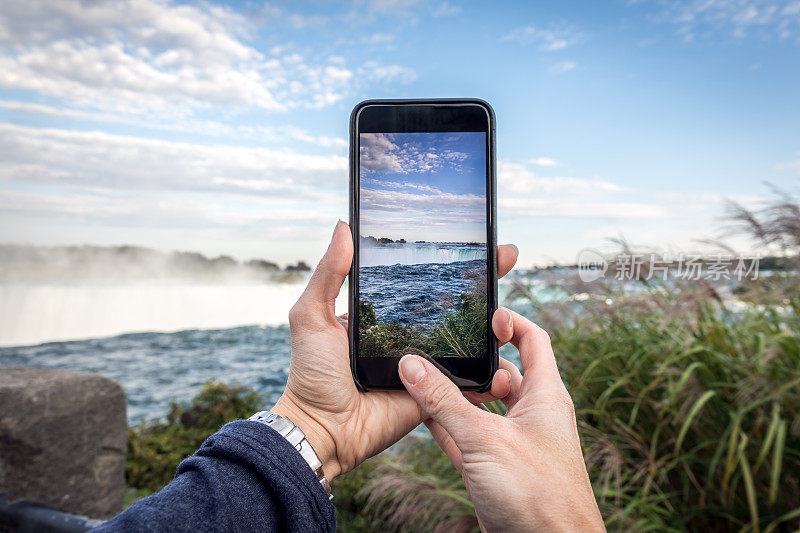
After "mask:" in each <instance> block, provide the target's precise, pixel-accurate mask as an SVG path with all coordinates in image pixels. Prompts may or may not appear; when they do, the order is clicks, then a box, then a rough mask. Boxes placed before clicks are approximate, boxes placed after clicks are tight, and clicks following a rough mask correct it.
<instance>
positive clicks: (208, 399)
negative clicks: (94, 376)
mask: <svg viewBox="0 0 800 533" xmlns="http://www.w3.org/2000/svg"><path fill="white" fill-rule="evenodd" d="M262 406H263V400H262V398H261V397H260V396H259V395H258V394H257V393H255V392H253V391H251V390H249V389H246V388H244V387H242V386H241V385H233V386H228V385H225V384H224V383H222V382H216V381H213V380H212V381H208V382H207V383H206V384H205V385H203V390H202V391H201V392H200V394H198V395H197V396H196V397H195V398H194V399H193V400H192V402H191V404H189V405H188V406H184V405H179V404H177V403H174V402H173V404H172V406H171V407H170V411H169V413H168V414H167V418H166V421H159V422H155V423H151V424H147V423H145V422H144V421H142V423H141V424H140V425H139V426H138V427H131V428H129V429H128V455H127V459H126V461H125V478H126V481H127V485H128V487H131V488H135V489H138V490H139V491H141V490H144V491H151V492H155V491H158V490H160V489H161V488H162V487H163V486H164V485H166V484H167V483H169V482H170V480H172V478H173V477H174V475H175V469H176V468H177V467H178V464H179V463H180V462H181V461H182V460H183V459H185V458H186V457H188V456H190V455H191V454H193V453H194V452H195V450H197V448H199V447H200V445H201V444H202V443H203V441H204V440H205V439H206V438H208V436H209V435H211V434H212V433H214V432H215V431H217V430H218V429H219V428H220V427H221V426H223V425H224V424H225V423H227V422H230V421H231V420H237V419H241V418H247V417H249V416H251V415H252V414H253V413H255V412H256V411H258V410H259V409H260V408H261V407H262Z"/></svg>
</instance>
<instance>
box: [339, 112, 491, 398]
mask: <svg viewBox="0 0 800 533" xmlns="http://www.w3.org/2000/svg"><path fill="white" fill-rule="evenodd" d="M494 133H495V121H494V112H493V110H492V108H491V106H489V104H487V103H486V102H484V101H482V100H476V99H436V100H368V101H365V102H361V103H360V104H358V105H357V106H356V107H355V109H354V110H353V113H352V115H351V117H350V228H351V229H352V233H353V248H354V252H355V253H354V256H353V264H352V267H351V270H350V278H349V321H348V327H349V336H350V364H351V368H352V372H353V379H354V380H355V383H356V385H357V386H358V387H359V388H360V389H362V390H376V389H377V390H386V389H389V390H391V389H403V384H402V382H401V381H400V377H399V375H398V373H397V365H398V362H399V361H400V358H401V357H402V356H403V355H404V354H406V353H414V354H417V355H420V356H423V357H425V358H427V359H429V360H430V361H432V362H433V363H434V364H436V365H437V367H438V368H439V369H440V370H442V372H444V373H445V374H446V375H447V376H448V377H449V378H450V379H451V380H452V381H453V382H454V383H455V384H456V385H458V386H459V387H460V388H461V389H463V390H476V391H483V390H487V389H488V388H489V387H490V386H491V380H492V376H493V375H494V373H495V371H496V370H497V366H498V355H497V338H496V337H495V336H494V333H493V332H492V329H491V319H492V314H493V313H494V311H495V310H496V309H497V245H496V241H497V236H496V232H497V230H496V222H495V211H496V205H495V188H496V178H495V148H494V143H495V141H494Z"/></svg>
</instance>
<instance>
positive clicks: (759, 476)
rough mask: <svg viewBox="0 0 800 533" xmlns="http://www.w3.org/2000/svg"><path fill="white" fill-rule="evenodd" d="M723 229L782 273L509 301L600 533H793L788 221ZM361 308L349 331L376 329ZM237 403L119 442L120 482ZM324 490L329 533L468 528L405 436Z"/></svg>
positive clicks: (799, 279)
mask: <svg viewBox="0 0 800 533" xmlns="http://www.w3.org/2000/svg"><path fill="white" fill-rule="evenodd" d="M792 206H794V207H792ZM772 207H775V206H772ZM792 213H794V215H793V214H792ZM778 215H780V216H778ZM734 216H735V217H736V219H737V220H739V221H741V220H744V221H745V222H746V223H747V224H748V228H750V230H751V232H752V234H753V236H754V237H756V238H758V239H762V242H764V244H769V245H774V246H778V247H779V248H780V250H781V251H782V252H783V253H782V255H781V256H780V257H781V258H782V259H781V264H783V265H788V266H787V267H786V269H785V270H783V271H781V272H778V273H774V274H772V275H770V276H762V277H759V278H758V279H756V280H746V281H744V282H742V283H739V284H731V283H717V284H712V283H710V282H704V281H694V282H674V283H664V282H654V281H645V280H634V281H630V282H626V283H624V284H619V283H617V284H614V283H606V282H603V281H598V282H594V283H592V284H589V285H587V284H584V283H581V282H579V281H578V280H577V279H570V278H563V277H561V278H559V279H553V278H547V276H548V275H551V273H550V272H548V271H541V272H540V273H538V274H537V276H539V277H540V280H541V281H537V282H536V283H537V290H536V291H535V292H534V291H533V289H532V284H529V283H523V284H519V285H518V286H517V287H516V288H515V289H514V291H513V293H512V295H511V298H514V306H515V307H517V308H518V309H520V310H521V311H524V312H525V313H526V314H529V315H530V316H532V317H533V318H534V319H535V320H537V321H538V322H540V323H542V324H543V325H544V326H545V327H546V328H547V329H549V330H550V332H551V337H552V340H553V345H554V349H555V352H556V355H557V357H558V359H559V366H560V368H561V371H562V377H563V379H564V381H565V383H566V384H567V386H568V388H569V390H570V392H571V394H572V396H573V399H574V402H575V406H576V411H577V418H578V424H579V429H580V433H581V437H582V445H583V449H584V457H585V459H586V463H587V467H588V469H589V474H590V476H591V479H592V480H593V486H594V490H595V495H596V496H597V499H598V502H599V504H600V508H601V511H602V512H603V516H604V517H605V520H606V524H607V526H608V528H609V530H612V531H684V530H691V531H706V530H713V531H753V532H772V531H794V530H797V529H798V527H800V276H799V275H798V267H799V266H800V264H798V255H797V252H798V248H800V238H797V237H798V236H800V209H798V207H797V204H796V203H794V204H792V203H791V202H790V201H786V202H784V203H783V204H782V206H781V207H780V209H771V208H768V209H766V210H764V211H761V212H756V213H752V212H749V211H747V210H742V211H737V212H735V213H734ZM792 216H795V218H792ZM748 218H749V219H750V220H751V222H747V219H748ZM781 228H783V229H781ZM793 231H794V232H795V233H792V232H793ZM793 238H795V239H796V240H792V239H793ZM542 285H545V286H547V287H548V289H547V290H541V286H542ZM542 294H546V295H548V301H547V302H546V303H545V302H543V301H541V300H540V299H539V297H538V296H537V295H542ZM554 294H558V295H559V297H557V298H553V295H554ZM362 306H366V308H367V309H368V308H369V304H367V303H362ZM363 309H364V307H362V313H361V318H362V320H365V322H363V323H362V324H359V327H360V328H361V327H364V328H372V329H374V328H376V327H378V325H377V324H376V323H374V315H373V316H370V315H369V313H364V312H363ZM469 309H470V308H469V306H468V305H466V306H465V305H463V304H461V305H456V306H455V309H454V311H453V313H455V314H456V315H457V314H458V313H468V312H470V311H469ZM364 317H366V319H365V318H364ZM448 327H450V328H453V330H454V331H455V330H456V328H458V327H461V326H458V325H457V324H449V325H448ZM378 331H380V329H379V330H378ZM411 334H412V335H413V332H412V333H411ZM375 337H377V335H375ZM376 342H384V341H383V340H381V339H380V338H378V340H377V341H376ZM387 342H388V341H387ZM234 391H235V392H234ZM253 398H254V396H252V393H247V392H245V391H244V390H242V389H239V388H228V387H225V386H224V385H221V384H214V383H211V384H208V385H207V386H206V389H204V391H203V393H202V394H201V395H200V396H199V397H198V398H197V399H195V401H194V402H193V403H192V405H191V406H189V407H186V408H182V407H177V406H173V408H172V410H171V412H170V415H169V417H168V419H167V423H162V424H156V425H154V426H150V427H147V426H144V425H143V426H141V427H140V428H139V429H133V430H131V445H130V448H129V453H130V458H129V461H128V476H129V477H128V480H129V484H130V485H132V486H134V487H152V488H153V489H154V488H157V487H158V486H160V484H162V483H164V482H166V480H168V479H169V478H171V476H172V473H173V472H174V469H175V466H176V465H177V462H178V460H179V459H180V457H182V456H183V455H188V454H189V453H191V452H192V451H193V450H194V449H195V448H196V447H197V445H199V443H200V442H201V441H202V439H203V438H204V436H205V435H207V434H210V433H211V432H212V431H214V430H216V429H217V428H218V427H219V425H221V424H222V423H223V422H224V421H225V420H227V419H229V418H236V417H240V416H247V415H249V414H250V412H251V411H254V410H255V409H256V408H257V405H247V404H248V402H249V401H253ZM216 402H221V403H222V405H223V407H221V408H220V409H217V408H216ZM256 404H257V402H256ZM245 405H246V407H245ZM237 406H239V407H241V411H239V407H237ZM493 407H496V406H493ZM184 413H191V414H189V415H186V416H185V418H186V420H185V421H184ZM209 413H213V414H209ZM201 426H202V429H201ZM201 434H202V435H201ZM148 465H157V466H155V467H152V468H149V467H148ZM334 492H335V498H334V504H335V505H336V508H337V516H338V520H339V527H340V530H341V531H345V532H362V531H375V530H385V531H401V530H417V531H420V532H428V531H431V532H432V531H473V530H476V529H477V522H476V520H475V517H474V508H473V507H472V504H471V503H470V502H469V500H468V499H467V497H466V491H465V490H464V487H463V485H462V483H461V480H460V477H459V476H458V474H457V473H456V472H455V471H454V470H453V469H452V467H451V466H450V464H449V462H448V460H447V458H446V457H445V456H444V455H443V454H442V452H441V451H440V450H439V449H438V447H437V446H436V445H435V443H433V441H432V440H430V439H427V438H419V437H415V436H410V437H407V438H406V439H404V440H403V441H401V443H400V444H399V445H397V446H396V447H395V448H394V449H392V450H390V451H387V452H384V453H383V454H381V455H379V456H377V457H375V458H373V459H370V460H368V461H366V462H365V463H364V464H363V465H361V466H359V467H358V468H356V469H355V470H353V471H352V472H350V473H348V474H346V475H344V476H341V477H340V478H338V479H337V480H336V481H335V483H334Z"/></svg>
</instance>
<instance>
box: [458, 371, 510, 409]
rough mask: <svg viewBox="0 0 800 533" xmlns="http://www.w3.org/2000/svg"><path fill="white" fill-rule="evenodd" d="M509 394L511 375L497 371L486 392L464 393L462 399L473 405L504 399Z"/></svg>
mask: <svg viewBox="0 0 800 533" xmlns="http://www.w3.org/2000/svg"><path fill="white" fill-rule="evenodd" d="M510 392H511V374H510V373H509V372H508V370H503V369H498V370H497V372H495V373H494V377H493V378H492V386H491V388H490V389H489V390H488V391H487V392H472V391H468V392H464V397H465V398H466V399H467V400H469V402H470V403H472V404H474V405H481V404H483V403H485V402H493V401H495V400H500V399H502V398H505V397H506V396H507V395H508V393H510Z"/></svg>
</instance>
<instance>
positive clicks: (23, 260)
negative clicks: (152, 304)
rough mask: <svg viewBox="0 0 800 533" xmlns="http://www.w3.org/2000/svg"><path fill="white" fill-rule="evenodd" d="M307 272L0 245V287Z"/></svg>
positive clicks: (229, 261) (183, 257)
mask: <svg viewBox="0 0 800 533" xmlns="http://www.w3.org/2000/svg"><path fill="white" fill-rule="evenodd" d="M308 270H311V268H310V267H309V266H308V265H307V264H306V263H305V262H303V261H298V262H297V264H294V265H288V266H286V267H285V268H281V267H280V266H279V265H278V264H277V263H274V262H272V261H266V260H264V259H251V260H249V261H245V262H239V261H237V260H236V259H234V258H232V257H230V256H227V255H220V256H218V257H213V258H212V257H206V256H204V255H203V254H201V253H198V252H172V253H164V252H159V251H158V250H153V249H151V248H144V247H141V246H89V245H83V246H30V245H9V244H5V245H0V281H18V282H101V283H102V282H116V281H136V280H153V279H165V280H169V279H173V280H185V281H235V280H237V279H249V280H261V281H290V280H291V278H293V277H296V275H297V273H298V272H304V271H308Z"/></svg>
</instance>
